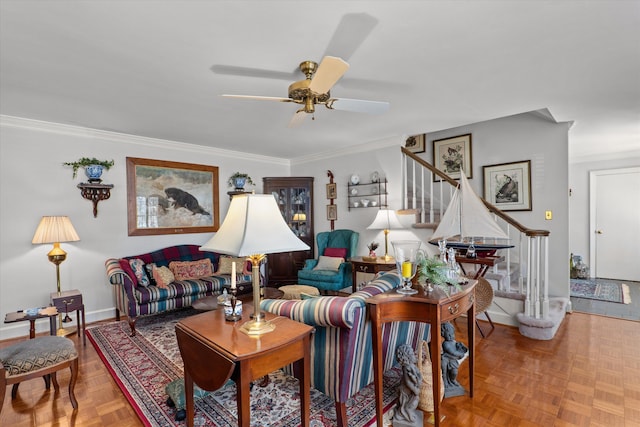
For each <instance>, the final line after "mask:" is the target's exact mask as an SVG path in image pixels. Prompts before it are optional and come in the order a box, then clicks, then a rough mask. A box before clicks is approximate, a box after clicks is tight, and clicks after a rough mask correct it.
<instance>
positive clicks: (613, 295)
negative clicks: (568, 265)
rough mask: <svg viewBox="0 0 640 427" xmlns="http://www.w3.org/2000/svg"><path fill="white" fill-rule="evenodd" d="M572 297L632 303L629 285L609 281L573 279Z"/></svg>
mask: <svg viewBox="0 0 640 427" xmlns="http://www.w3.org/2000/svg"><path fill="white" fill-rule="evenodd" d="M571 296H572V297H577V298H587V299H594V300H598V301H607V302H616V303H620V304H629V303H631V298H630V296H629V285H627V284H625V283H622V282H620V281H616V280H608V279H571Z"/></svg>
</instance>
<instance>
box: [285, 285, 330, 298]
mask: <svg viewBox="0 0 640 427" xmlns="http://www.w3.org/2000/svg"><path fill="white" fill-rule="evenodd" d="M278 289H280V290H281V291H282V292H284V296H283V297H282V299H302V297H301V296H300V294H307V295H320V291H319V290H318V288H314V287H313V286H307V285H285V286H280V287H279V288H278Z"/></svg>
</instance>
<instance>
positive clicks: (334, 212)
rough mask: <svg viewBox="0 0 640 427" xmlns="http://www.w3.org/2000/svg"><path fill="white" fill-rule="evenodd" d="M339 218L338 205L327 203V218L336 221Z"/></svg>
mask: <svg viewBox="0 0 640 427" xmlns="http://www.w3.org/2000/svg"><path fill="white" fill-rule="evenodd" d="M337 219H338V205H327V220H328V221H335V220H337Z"/></svg>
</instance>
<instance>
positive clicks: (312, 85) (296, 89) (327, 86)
mask: <svg viewBox="0 0 640 427" xmlns="http://www.w3.org/2000/svg"><path fill="white" fill-rule="evenodd" d="M348 69H349V64H348V63H347V62H346V61H344V60H343V59H342V58H338V57H336V56H325V57H324V58H323V59H322V62H320V65H318V64H317V63H316V62H313V61H304V62H302V63H300V71H301V72H302V73H303V74H304V75H305V76H306V78H305V79H304V80H300V81H297V82H293V83H291V85H289V96H288V98H280V97H273V96H251V95H227V94H225V95H222V96H224V97H228V98H242V99H256V100H261V101H278V102H294V103H296V104H300V105H302V108H300V109H299V110H298V111H296V113H295V114H294V115H293V117H292V118H291V121H290V122H289V126H288V127H290V128H291V127H296V126H298V125H300V124H301V123H302V122H303V121H304V119H305V117H306V116H307V115H308V114H311V115H313V113H314V112H315V106H316V105H324V106H325V107H327V108H328V109H330V110H345V111H355V112H359V113H370V114H380V113H384V112H386V111H387V110H389V103H388V102H381V101H366V100H362V99H348V98H332V97H331V94H330V92H329V91H330V90H331V88H332V87H333V86H334V85H335V84H336V83H337V82H338V80H340V78H341V77H342V76H343V75H344V73H346V72H347V70H348Z"/></svg>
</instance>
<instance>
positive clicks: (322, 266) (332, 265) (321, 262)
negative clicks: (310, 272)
mask: <svg viewBox="0 0 640 427" xmlns="http://www.w3.org/2000/svg"><path fill="white" fill-rule="evenodd" d="M343 262H344V258H336V257H332V256H324V255H320V256H319V257H318V265H316V266H315V268H314V270H330V271H338V269H339V268H340V264H342V263H343Z"/></svg>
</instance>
